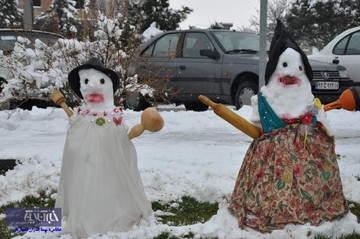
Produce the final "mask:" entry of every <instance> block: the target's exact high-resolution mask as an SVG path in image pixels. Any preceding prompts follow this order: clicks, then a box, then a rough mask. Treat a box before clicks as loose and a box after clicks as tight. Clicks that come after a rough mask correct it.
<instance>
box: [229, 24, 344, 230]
mask: <svg viewBox="0 0 360 239" xmlns="http://www.w3.org/2000/svg"><path fill="white" fill-rule="evenodd" d="M311 80H312V70H311V67H310V64H309V62H308V59H307V57H306V55H305V53H304V52H303V51H302V50H301V49H300V48H299V46H298V45H297V44H296V43H295V42H294V41H293V40H292V39H291V37H290V35H289V34H288V33H287V32H286V31H285V30H284V26H283V25H282V23H281V22H280V21H278V24H277V27H276V29H275V33H274V37H273V40H272V42H271V46H270V53H269V61H268V63H267V67H266V73H265V81H266V82H265V85H264V86H263V87H262V88H261V89H260V91H259V93H258V95H256V96H253V97H252V106H253V108H254V110H253V114H252V116H251V121H252V123H253V124H254V125H256V126H258V127H259V128H260V129H261V130H262V132H263V133H262V135H261V136H260V137H259V138H257V139H255V140H254V141H253V142H252V144H251V145H250V147H249V149H248V151H247V153H246V155H245V158H244V161H243V164H242V166H241V169H240V172H239V175H238V177H237V180H236V183H235V188H234V191H233V194H232V197H231V203H230V206H229V209H230V211H231V212H232V213H233V214H234V215H235V216H236V217H237V218H238V222H239V226H240V227H241V228H245V227H251V228H253V229H256V230H258V231H261V232H270V231H272V230H275V229H282V228H283V227H284V226H285V225H286V224H288V223H294V224H304V223H307V222H309V223H310V224H312V225H318V224H320V223H323V222H326V221H330V220H335V219H338V218H340V217H342V216H343V215H344V214H346V213H347V212H348V210H349V209H348V205H347V201H346V199H345V197H344V194H343V188H342V183H341V179H340V173H339V167H338V164H337V155H336V153H335V143H334V138H333V136H332V135H331V134H330V132H329V131H328V127H327V121H326V115H325V112H324V110H323V106H322V105H321V103H320V102H319V100H318V99H314V96H313V94H312V92H311V85H310V81H311Z"/></svg>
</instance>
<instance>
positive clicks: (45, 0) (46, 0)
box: [18, 0, 53, 17]
mask: <svg viewBox="0 0 360 239" xmlns="http://www.w3.org/2000/svg"><path fill="white" fill-rule="evenodd" d="M24 1H29V0H19V4H18V6H19V8H21V9H24ZM30 1H32V0H30ZM37 1H38V2H40V5H41V6H40V7H38V6H33V9H34V17H37V16H39V15H40V14H41V13H42V12H46V10H48V8H49V6H50V5H51V3H52V1H53V0H37Z"/></svg>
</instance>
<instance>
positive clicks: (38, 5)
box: [33, 0, 41, 7]
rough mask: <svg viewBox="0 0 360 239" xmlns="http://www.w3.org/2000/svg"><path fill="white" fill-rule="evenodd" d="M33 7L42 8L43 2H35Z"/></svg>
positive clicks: (38, 0)
mask: <svg viewBox="0 0 360 239" xmlns="http://www.w3.org/2000/svg"><path fill="white" fill-rule="evenodd" d="M33 7H41V0H33Z"/></svg>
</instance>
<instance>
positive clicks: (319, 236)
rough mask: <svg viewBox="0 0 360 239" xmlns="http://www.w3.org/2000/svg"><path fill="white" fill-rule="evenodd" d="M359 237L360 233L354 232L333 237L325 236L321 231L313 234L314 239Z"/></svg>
mask: <svg viewBox="0 0 360 239" xmlns="http://www.w3.org/2000/svg"><path fill="white" fill-rule="evenodd" d="M359 238H360V234H357V233H355V232H353V233H351V234H348V235H342V236H340V237H337V238H335V237H333V236H326V235H324V234H322V233H320V234H316V235H315V236H314V239H359Z"/></svg>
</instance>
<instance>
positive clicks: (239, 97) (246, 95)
mask: <svg viewBox="0 0 360 239" xmlns="http://www.w3.org/2000/svg"><path fill="white" fill-rule="evenodd" d="M257 92H258V89H257V86H256V84H255V83H254V82H251V81H244V82H241V83H240V84H239V86H238V88H237V90H236V94H235V107H236V109H237V110H238V109H240V108H241V107H242V106H243V105H251V99H250V98H251V97H252V96H254V95H256V94H257Z"/></svg>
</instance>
